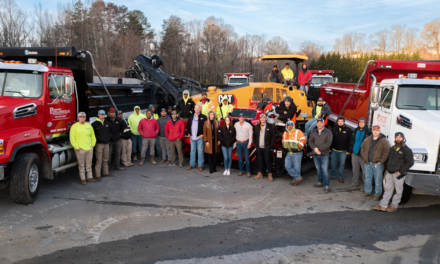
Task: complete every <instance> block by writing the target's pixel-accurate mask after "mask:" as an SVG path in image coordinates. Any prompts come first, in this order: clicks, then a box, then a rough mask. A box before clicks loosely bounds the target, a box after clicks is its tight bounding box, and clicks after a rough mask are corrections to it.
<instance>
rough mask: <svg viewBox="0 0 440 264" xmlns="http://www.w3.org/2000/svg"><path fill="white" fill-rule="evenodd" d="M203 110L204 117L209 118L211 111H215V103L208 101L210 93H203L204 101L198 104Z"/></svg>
mask: <svg viewBox="0 0 440 264" xmlns="http://www.w3.org/2000/svg"><path fill="white" fill-rule="evenodd" d="M197 104H198V105H200V107H201V108H202V115H205V116H208V114H209V112H210V111H213V112H214V111H215V105H214V103H213V102H212V101H211V100H209V99H208V93H207V92H206V91H203V92H202V99H201V100H200V101H199V102H198V103H197Z"/></svg>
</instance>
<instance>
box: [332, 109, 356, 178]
mask: <svg viewBox="0 0 440 264" xmlns="http://www.w3.org/2000/svg"><path fill="white" fill-rule="evenodd" d="M351 133H352V131H351V129H350V128H348V127H347V126H346V125H345V119H344V118H343V117H339V118H338V120H337V123H336V125H335V126H334V127H333V128H332V134H333V141H332V146H331V148H332V153H331V154H330V159H331V165H332V174H331V176H330V180H335V179H338V181H339V182H340V183H344V168H345V160H346V159H347V155H350V152H348V147H349V145H350V139H351Z"/></svg>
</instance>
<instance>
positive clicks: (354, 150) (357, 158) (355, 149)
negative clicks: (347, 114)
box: [348, 117, 371, 191]
mask: <svg viewBox="0 0 440 264" xmlns="http://www.w3.org/2000/svg"><path fill="white" fill-rule="evenodd" d="M366 123H367V122H366V120H365V118H363V117H361V118H360V119H359V122H358V127H357V128H356V129H355V130H354V132H353V133H352V134H351V139H350V145H349V147H348V152H349V153H351V165H352V168H353V178H352V180H351V183H350V184H349V185H348V187H354V188H357V187H359V188H360V190H361V191H362V190H363V189H364V186H363V185H365V171H364V167H365V162H364V160H363V159H362V156H361V146H362V142H364V140H365V139H366V138H367V137H369V136H370V135H371V130H370V129H369V128H368V127H367V126H366V125H365V124H366ZM361 173H362V174H361ZM361 182H362V183H361ZM361 184H362V185H361Z"/></svg>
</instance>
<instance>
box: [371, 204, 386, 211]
mask: <svg viewBox="0 0 440 264" xmlns="http://www.w3.org/2000/svg"><path fill="white" fill-rule="evenodd" d="M371 209H373V210H376V211H382V212H386V211H387V208H385V207H382V206H380V204H378V205H375V206H371Z"/></svg>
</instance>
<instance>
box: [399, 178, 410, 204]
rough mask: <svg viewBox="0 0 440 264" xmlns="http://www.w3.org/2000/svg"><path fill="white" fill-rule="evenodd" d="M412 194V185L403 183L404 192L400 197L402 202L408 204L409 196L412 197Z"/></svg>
mask: <svg viewBox="0 0 440 264" xmlns="http://www.w3.org/2000/svg"><path fill="white" fill-rule="evenodd" d="M411 194H412V187H411V186H409V185H408V184H406V183H404V184H403V192H402V198H401V199H400V204H406V203H407V202H408V201H409V198H411Z"/></svg>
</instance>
